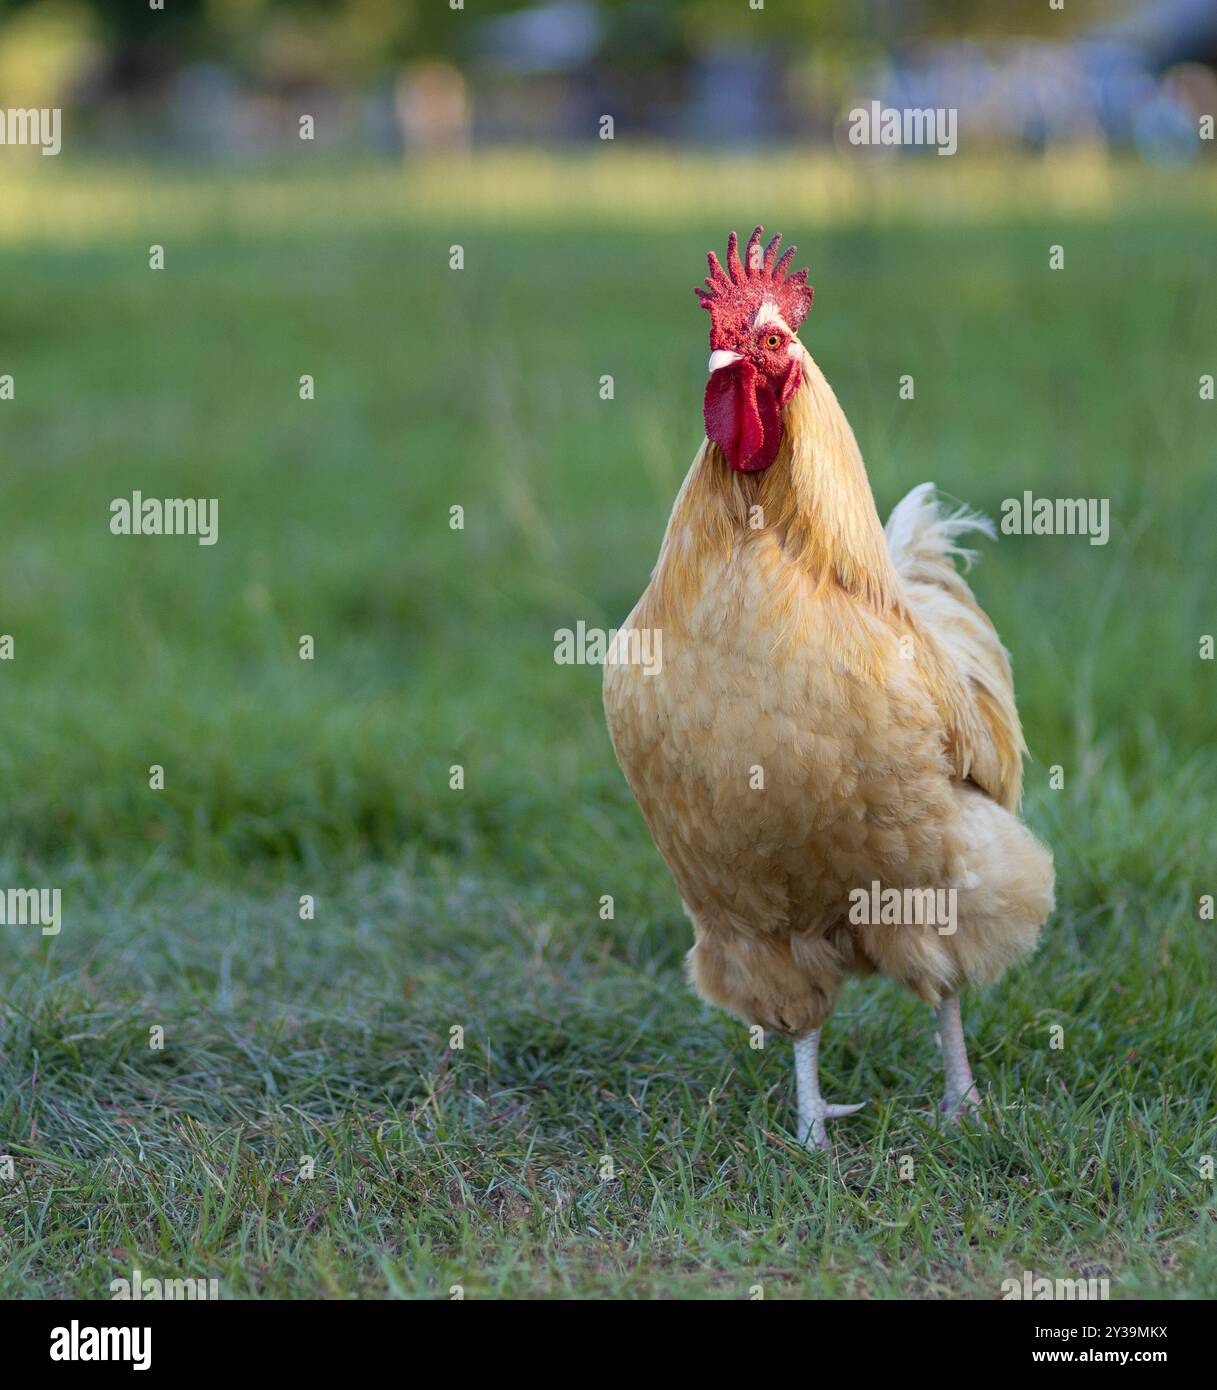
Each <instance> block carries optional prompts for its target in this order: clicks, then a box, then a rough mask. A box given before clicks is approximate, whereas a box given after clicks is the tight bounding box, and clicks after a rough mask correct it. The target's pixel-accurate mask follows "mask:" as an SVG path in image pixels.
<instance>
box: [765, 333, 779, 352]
mask: <svg viewBox="0 0 1217 1390" xmlns="http://www.w3.org/2000/svg"><path fill="white" fill-rule="evenodd" d="M765 346H766V347H767V348H768V349H769V350H770V352H772V351H773V350H774V349H775V348H780V347H781V346H782V340H781V338H779V337H778V335H777V334H776V333H770V334H769V336H768V337H767V338H766V339H765Z"/></svg>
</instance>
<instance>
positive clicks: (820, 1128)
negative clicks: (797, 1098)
mask: <svg viewBox="0 0 1217 1390" xmlns="http://www.w3.org/2000/svg"><path fill="white" fill-rule="evenodd" d="M865 1104H866V1102H865V1101H864V1100H860V1101H859V1102H858V1103H857V1105H829V1103H828V1102H827V1101H826V1100H820V1101H815V1102H813V1104H812V1105H811V1106H810V1107H807V1108H805V1109H801V1110H800V1111H799V1140H800V1142H801V1143H802V1145H803V1147H804V1148H805V1149H806V1150H807V1152H808V1153H816V1152H817V1151H820V1152H823V1151H824V1150H831V1149H832V1140H831V1139H830V1138H829V1137H828V1129H827V1127H826V1125H825V1124H824V1121H825V1120H842V1119H844V1118H845V1116H846V1115H852V1114H853V1113H854V1111H855V1110H861V1109H862V1107H863V1106H864V1105H865Z"/></svg>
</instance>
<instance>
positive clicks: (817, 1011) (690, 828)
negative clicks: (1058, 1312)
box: [604, 227, 1053, 1149]
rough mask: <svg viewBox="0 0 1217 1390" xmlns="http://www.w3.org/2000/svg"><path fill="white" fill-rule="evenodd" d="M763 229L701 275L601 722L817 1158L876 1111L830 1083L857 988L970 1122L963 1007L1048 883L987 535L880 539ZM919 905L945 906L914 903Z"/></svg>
mask: <svg viewBox="0 0 1217 1390" xmlns="http://www.w3.org/2000/svg"><path fill="white" fill-rule="evenodd" d="M761 235H762V229H761V228H760V227H758V228H756V230H755V231H754V232H753V233H752V236H751V238H750V240H749V242H748V246H747V248H746V251H745V257H744V261H742V262H741V260H740V255H739V244H738V240H737V238H736V235H735V233H734V232H732V233H731V235H730V237H729V239H728V242H727V264H726V268H725V269H724V267H723V266H722V265H721V264H720V262H719V260H718V258H717V256H716V255H715V254H714V253H713V252H710V253H709V256H708V258H707V259H708V261H709V265H710V275H709V276H708V277H707V279H706V281H705V286H706V287H705V288H704V289H700V288H699V289H698V290H697V291H696V293H697V295H698V297H699V298H700V300H701V303H702V305H703V307H704V308H706V309H708V310H709V311H710V350H711V351H710V364H709V371H710V379H709V382H708V384H707V386H706V393H705V402H704V417H705V425H706V439H705V440H704V442H703V443H702V446H701V448H700V449H699V451H698V453H697V457H696V458H695V459H694V460H693V466H692V468H691V469H690V470H689V473H688V476H687V477H686V478H685V481H684V485H683V486H682V487H681V489H680V492H679V494H678V496H677V498H676V502H675V505H674V507H673V510H672V515H671V519H670V520H669V522H668V528H667V532H666V534H665V536H664V539H663V544H662V546H661V548H660V552H659V559H658V561H657V562H656V565H655V569H654V571H653V573H652V575H651V581H650V583H649V584H648V586H647V588H646V591H645V592H644V594H643V595H642V598H641V599H640V600H639V601H638V603H637V605H636V606H635V608H634V610H633V612H632V613H631V614H630V616H629V618H628V619H627V620H626V623H625V625H624V628H623V629H622V631H621V633H620V634H619V636H618V638H617V639H616V641H615V643H614V645H613V647H612V648H611V649H610V652H609V658H608V660H607V661H606V663H605V677H604V704H605V711H606V715H607V718H608V727H609V733H610V736H611V738H612V742H613V749H614V751H615V753H616V755H617V760H618V762H619V763H620V765H621V768H622V771H623V772H624V774H625V777H626V780H627V781H628V783H629V785H630V789H631V790H632V792H633V794H634V796H635V798H636V799H637V801H638V804H639V806H640V808H641V810H642V813H643V815H644V816H645V818H646V821H647V824H648V826H649V827H650V830H651V834H652V836H653V837H654V840H655V844H656V846H657V847H658V849H659V851H660V853H661V854H662V855H663V858H664V859H665V861H666V862H667V865H668V867H669V869H670V870H671V872H672V876H673V878H674V879H675V881H676V885H677V888H678V889H679V891H680V895H681V897H682V899H683V901H684V906H685V911H686V913H687V914H688V916H689V918H690V920H691V921H692V923H693V938H694V944H693V947H692V949H691V950H690V952H689V955H688V960H687V972H688V976H689V979H690V982H691V983H692V985H693V986H694V988H695V989H696V990H697V991H698V993H700V994H701V995H702V996H703V997H704V998H705V999H707V1000H709V1001H711V1002H712V1003H714V1004H717V1005H719V1006H721V1007H723V1008H725V1009H727V1010H729V1011H730V1012H732V1013H734V1014H736V1015H737V1016H738V1017H740V1018H742V1019H744V1020H745V1021H746V1022H748V1023H749V1024H759V1025H760V1026H761V1027H762V1028H764V1029H766V1030H772V1031H774V1032H776V1033H778V1034H782V1035H785V1036H787V1037H790V1038H791V1039H793V1040H794V1058H795V1082H796V1093H797V1098H798V1137H799V1140H800V1142H801V1143H803V1144H805V1145H806V1146H807V1147H808V1148H809V1149H827V1148H829V1147H830V1141H829V1138H828V1132H827V1128H826V1125H825V1121H826V1120H829V1119H834V1118H838V1117H840V1116H843V1115H848V1114H851V1113H853V1111H855V1110H857V1109H859V1108H860V1105H833V1104H829V1103H828V1102H827V1101H825V1099H824V1098H823V1097H822V1095H821V1093H820V1085H819V1072H818V1056H819V1045H820V1030H821V1028H822V1027H823V1025H824V1023H825V1021H826V1020H827V1019H828V1017H829V1016H830V1015H831V1013H832V1011H833V1007H834V1005H835V1003H836V999H837V995H838V992H839V991H840V989H841V986H842V983H843V981H844V980H845V978H846V977H847V976H848V975H852V974H859V975H865V974H871V973H875V972H878V973H880V974H882V975H886V976H888V977H889V978H890V979H893V980H895V981H897V982H898V983H900V984H901V985H903V986H905V987H906V988H907V989H909V990H911V991H912V992H913V993H914V994H915V995H917V996H919V997H920V998H921V999H923V1000H924V1001H925V1002H926V1003H927V1004H928V1005H930V1006H931V1007H932V1008H933V1009H934V1010H935V1014H936V1019H937V1025H938V1037H939V1041H940V1044H941V1048H942V1056H943V1069H944V1074H945V1091H944V1097H943V1100H942V1104H941V1106H940V1112H941V1115H942V1116H943V1117H944V1118H945V1119H946V1120H947V1121H953V1120H957V1119H958V1118H960V1117H961V1116H963V1115H965V1114H975V1113H976V1112H977V1110H978V1108H979V1097H978V1094H977V1090H976V1086H975V1084H974V1081H973V1078H972V1073H971V1069H970V1067H969V1064H968V1056H967V1051H966V1049H965V1045H964V1035H963V1025H962V1020H961V1016H960V1007H959V991H960V990H961V988H962V987H963V986H965V985H969V984H979V983H986V982H991V981H994V980H996V979H998V978H999V977H1000V976H1001V975H1002V974H1003V973H1004V972H1005V971H1006V969H1007V968H1008V967H1009V966H1010V965H1012V964H1013V963H1014V962H1016V961H1018V960H1019V959H1020V958H1022V957H1025V956H1026V955H1028V954H1029V953H1030V952H1031V950H1032V949H1033V948H1034V946H1035V943H1036V939H1037V937H1038V935H1039V930H1040V927H1041V926H1042V925H1043V924H1044V922H1045V921H1046V920H1047V918H1048V915H1049V914H1050V912H1051V911H1052V907H1053V867H1052V856H1051V854H1050V853H1049V852H1048V850H1047V849H1045V848H1044V846H1043V845H1041V844H1040V843H1039V841H1038V840H1036V838H1035V837H1034V836H1033V835H1032V834H1031V832H1030V831H1029V830H1028V829H1027V828H1026V827H1025V826H1024V825H1023V824H1022V823H1021V821H1020V820H1019V819H1018V814H1017V812H1018V806H1019V801H1020V797H1021V790H1022V758H1023V754H1024V752H1025V751H1026V749H1025V745H1024V742H1023V734H1022V728H1021V726H1020V724H1019V718H1018V712H1017V710H1016V708H1015V703H1014V690H1013V685H1012V680H1011V674H1010V662H1009V657H1008V655H1007V653H1006V651H1005V649H1004V648H1003V646H1002V645H1001V642H1000V641H999V639H998V636H997V633H996V632H995V630H994V628H993V625H992V623H990V621H989V619H988V618H987V617H986V616H985V614H984V613H983V612H982V611H981V609H980V607H979V606H978V604H977V603H976V600H975V599H974V598H973V596H972V593H971V591H970V590H969V588H968V586H967V584H966V583H965V581H964V579H963V578H962V576H961V574H960V573H959V570H958V569H957V567H956V564H955V560H956V558H963V559H964V560H965V561H966V560H968V559H970V558H971V557H970V553H969V552H967V551H965V550H962V549H961V548H960V546H959V539H960V537H961V536H962V535H964V534H965V533H966V532H968V531H969V530H980V531H983V532H986V533H987V534H989V535H992V526H991V524H990V523H989V522H988V521H987V520H986V519H985V518H983V517H980V516H976V515H973V514H971V513H969V512H967V511H966V510H963V511H956V512H953V513H948V512H946V511H944V510H943V508H942V507H941V506H940V504H939V502H938V501H937V499H936V496H935V493H934V489H933V486H932V485H931V484H928V483H927V484H923V485H922V486H920V487H917V488H915V489H914V490H913V491H912V492H911V493H910V494H909V495H908V496H907V497H906V498H905V499H904V500H903V501H902V502H901V503H900V504H899V505H898V506H897V507H896V509H895V511H894V512H893V513H892V515H891V518H890V520H889V521H888V524H887V529H886V532H885V531H884V528H883V526H882V524H881V523H880V521H879V516H878V512H877V511H876V508H875V501H874V497H873V495H872V493H871V489H870V484H869V481H868V479H867V476H866V470H865V468H864V466H863V463H862V457H861V454H860V452H859V450H858V445H857V443H856V441H855V439H854V435H853V431H852V430H851V429H850V426H849V423H848V421H847V420H846V418H845V414H844V412H843V411H842V409H841V407H840V405H839V404H838V402H837V398H836V396H835V395H834V394H833V391H832V388H831V387H830V386H829V384H828V382H827V381H826V380H825V378H824V375H823V373H822V372H821V371H820V368H819V367H818V366H817V365H816V363H815V360H814V359H813V358H812V356H811V354H810V353H809V352H808V351H807V349H806V348H805V347H804V345H803V344H802V342H800V340H799V338H798V336H797V333H798V329H799V326H800V324H802V322H803V320H804V319H805V318H806V316H807V313H808V311H809V310H810V308H811V302H812V293H813V291H812V287H811V286H810V285H809V284H808V283H807V274H808V272H807V271H806V270H799V271H796V272H794V273H793V274H790V273H788V270H789V266H790V263H791V261H792V259H793V257H794V254H795V248H794V247H793V246H792V247H790V248H788V249H787V251H786V252H785V254H784V255H783V256H782V257H781V259H780V260H779V259H778V248H779V246H780V243H781V237H780V236H776V237H774V238H773V239H772V241H770V242H769V244H768V245H767V246H766V247H765V249H764V251H763V252H762V250H761ZM648 630H649V631H650V632H651V633H662V648H661V650H662V653H663V659H662V662H657V663H652V664H650V665H649V666H648V667H647V668H646V669H643V668H642V667H641V666H640V665H639V664H638V663H636V662H631V661H629V660H628V659H625V658H624V653H626V652H627V650H628V647H629V641H628V638H629V636H630V634H633V633H637V632H646V631H648ZM892 890H896V891H895V893H894V894H893V892H892ZM931 894H932V896H931ZM927 902H929V903H943V902H945V903H947V904H949V905H951V906H950V907H949V909H948V911H947V912H946V913H945V915H944V913H943V912H923V911H919V910H918V909H917V907H916V906H913V907H912V908H911V909H909V908H908V905H909V904H910V903H912V904H917V903H920V904H922V906H923V907H924V906H925V904H926V903H927ZM876 903H894V904H895V907H894V908H893V911H892V912H891V913H889V912H888V911H887V910H886V908H885V909H884V910H882V911H880V912H878V913H876V912H875V911H873V910H872V905H873V904H876ZM902 907H903V908H905V909H906V910H904V911H900V910H899V909H900V908H902ZM910 918H911V920H906V919H910ZM918 919H920V920H918ZM930 919H933V920H930ZM863 1103H864V1102H863Z"/></svg>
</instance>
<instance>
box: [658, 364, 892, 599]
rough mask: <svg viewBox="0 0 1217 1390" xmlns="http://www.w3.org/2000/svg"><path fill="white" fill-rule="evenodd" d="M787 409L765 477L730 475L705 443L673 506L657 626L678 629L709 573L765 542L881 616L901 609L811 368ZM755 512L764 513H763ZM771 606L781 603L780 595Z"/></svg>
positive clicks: (851, 463) (867, 501)
mask: <svg viewBox="0 0 1217 1390" xmlns="http://www.w3.org/2000/svg"><path fill="white" fill-rule="evenodd" d="M802 367H803V380H802V384H801V385H800V387H799V389H798V390H797V391H796V392H795V394H794V396H793V397H792V398H791V400H790V402H789V403H788V404H787V406H786V409H785V428H784V440H783V444H782V449H781V452H780V453H779V454H778V457H777V459H776V460H775V462H774V463H773V465H772V466H771V467H770V468H767V469H766V470H765V471H764V472H762V473H753V474H748V473H739V472H737V471H736V470H734V469H732V468H730V467H728V465H727V462H726V460H725V459H724V458H723V457H722V455H721V453H720V452H719V450H718V448H717V447H716V446H715V445H713V444H711V443H710V442H709V441H707V442H706V443H705V444H703V446H702V448H701V450H700V451H699V453H698V455H697V458H696V459H695V460H694V461H693V467H692V468H691V469H690V471H689V474H688V476H687V477H686V479H685V482H684V486H683V487H682V488H681V490H680V494H679V496H678V497H677V499H676V504H675V506H674V508H673V510H672V518H671V521H670V522H669V523H668V531H667V535H666V536H665V538H664V544H663V548H662V550H661V551H660V555H659V561H658V564H657V566H656V570H655V575H654V582H653V584H652V586H651V593H652V595H653V597H654V600H655V603H656V605H657V608H658V610H659V611H658V613H657V614H656V615H655V616H656V617H657V618H663V619H664V620H666V621H673V622H675V621H679V615H680V614H681V613H683V612H687V611H688V604H687V602H686V600H687V599H688V598H689V597H690V596H691V595H693V594H695V593H696V592H697V590H698V589H699V588H700V585H701V581H702V577H703V575H704V574H705V572H706V567H707V566H709V565H718V564H723V563H726V562H728V561H729V560H730V558H731V557H732V555H733V554H734V552H735V551H736V550H737V548H738V547H740V546H743V545H747V544H749V543H752V542H755V541H756V540H757V539H759V538H761V537H763V536H768V537H770V538H771V539H774V540H776V541H777V542H778V543H779V545H780V553H781V556H782V559H783V561H784V563H785V565H786V566H788V567H790V568H791V569H793V570H795V571H797V572H800V573H801V574H803V575H804V576H806V577H809V578H811V579H812V580H813V581H814V582H815V584H816V586H817V587H818V588H823V589H826V590H827V589H830V588H838V589H840V590H843V591H844V592H845V593H847V594H849V595H850V596H851V597H853V598H857V599H861V600H862V601H863V602H865V603H867V604H868V605H870V606H872V607H873V608H875V609H876V610H878V611H880V612H887V611H890V610H891V609H892V608H894V607H896V606H898V605H900V603H901V591H900V585H899V581H898V579H897V577H896V573H895V570H894V568H893V566H892V561H891V557H890V555H889V553H888V549H887V543H886V540H885V538H884V534H883V527H882V526H881V524H880V522H879V515H878V512H877V511H876V510H875V500H874V496H873V495H872V493H871V489H870V483H869V481H868V480H867V476H866V469H865V467H864V465H863V463H862V455H861V453H860V452H859V449H858V445H857V441H856V440H855V439H854V433H853V430H852V429H850V426H849V421H848V420H847V419H846V418H845V413H844V411H842V409H841V406H840V405H839V403H838V401H837V398H836V396H835V395H834V393H833V390H832V387H831V386H829V384H828V382H827V381H826V380H825V378H824V374H823V373H822V372H821V371H820V369H819V367H818V366H817V365H816V363H815V361H814V359H813V358H812V357H811V356H810V354H809V353H807V352H806V351H804V352H803V354H802ZM758 509H759V510H758ZM774 599H775V602H780V600H781V594H780V593H775V595H774Z"/></svg>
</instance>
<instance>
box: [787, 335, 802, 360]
mask: <svg viewBox="0 0 1217 1390" xmlns="http://www.w3.org/2000/svg"><path fill="white" fill-rule="evenodd" d="M802 351H803V344H802V343H800V342H799V340H798V339H797V338H791V340H790V342H789V343H788V344H787V345H786V356H787V357H796V358H797V357H798V355H799V353H801V352H802Z"/></svg>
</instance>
